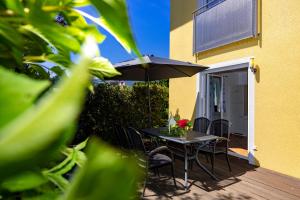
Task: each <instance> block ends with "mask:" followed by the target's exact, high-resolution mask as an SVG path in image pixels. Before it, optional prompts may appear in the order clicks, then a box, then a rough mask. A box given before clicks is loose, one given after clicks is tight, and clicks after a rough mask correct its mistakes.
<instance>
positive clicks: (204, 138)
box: [141, 127, 224, 190]
mask: <svg viewBox="0 0 300 200" xmlns="http://www.w3.org/2000/svg"><path fill="white" fill-rule="evenodd" d="M166 129H167V128H166V127H160V128H146V129H142V130H141V131H142V132H143V133H144V134H145V135H148V136H154V137H158V138H161V139H164V140H166V141H171V142H174V143H177V144H181V145H183V147H184V188H185V190H187V189H188V188H189V185H188V160H189V159H195V160H196V163H197V165H198V166H199V167H200V168H201V169H202V170H203V171H204V172H206V173H207V174H208V175H209V176H210V177H212V178H213V179H214V180H217V177H216V176H215V175H214V174H213V173H211V172H210V171H209V170H208V169H207V168H206V167H205V166H204V165H203V164H202V163H201V162H200V161H199V159H198V153H199V150H200V148H202V147H203V146H205V145H206V142H208V141H213V140H218V139H224V138H221V137H218V136H215V135H208V134H206V133H201V132H197V131H188V133H187V134H186V136H184V137H171V136H166V135H164V134H162V133H161V131H162V130H166ZM191 144H194V145H197V151H196V153H195V154H194V155H192V156H190V155H188V150H187V146H188V145H191Z"/></svg>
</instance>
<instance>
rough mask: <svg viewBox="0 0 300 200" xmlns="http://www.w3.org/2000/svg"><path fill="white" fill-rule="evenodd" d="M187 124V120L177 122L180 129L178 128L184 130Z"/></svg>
mask: <svg viewBox="0 0 300 200" xmlns="http://www.w3.org/2000/svg"><path fill="white" fill-rule="evenodd" d="M188 122H189V120H187V119H181V120H178V121H177V125H178V126H179V127H180V128H185V127H186V126H187V123H188Z"/></svg>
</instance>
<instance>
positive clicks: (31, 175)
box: [1, 172, 47, 192]
mask: <svg viewBox="0 0 300 200" xmlns="http://www.w3.org/2000/svg"><path fill="white" fill-rule="evenodd" d="M46 182H47V179H46V178H45V177H44V176H43V175H42V174H40V173H38V172H24V173H22V174H20V175H17V176H14V177H12V178H10V179H8V180H6V181H5V182H3V183H2V185H1V187H2V188H4V189H6V190H9V191H11V192H19V191H23V190H29V189H32V188H35V187H38V186H40V185H42V184H44V183H46Z"/></svg>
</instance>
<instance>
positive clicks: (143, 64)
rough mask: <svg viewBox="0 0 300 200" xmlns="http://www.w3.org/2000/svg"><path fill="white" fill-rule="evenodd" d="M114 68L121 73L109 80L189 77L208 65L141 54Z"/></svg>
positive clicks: (151, 79)
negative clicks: (140, 56) (141, 55)
mask: <svg viewBox="0 0 300 200" xmlns="http://www.w3.org/2000/svg"><path fill="white" fill-rule="evenodd" d="M114 66H115V68H116V69H117V70H118V71H119V72H121V73H122V75H119V76H115V77H113V78H111V80H132V81H155V80H162V79H170V78H179V77H190V76H193V75H195V74H196V73H198V72H201V71H203V70H205V69H207V68H208V67H205V66H202V65H196V64H192V63H190V62H182V61H177V60H171V59H168V58H160V57H155V56H143V57H142V59H139V58H137V59H134V60H130V61H125V62H121V63H117V64H115V65H114Z"/></svg>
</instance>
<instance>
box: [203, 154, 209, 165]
mask: <svg viewBox="0 0 300 200" xmlns="http://www.w3.org/2000/svg"><path fill="white" fill-rule="evenodd" d="M204 155H205V158H206V162H207V163H209V160H208V155H207V153H205V154H204Z"/></svg>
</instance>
